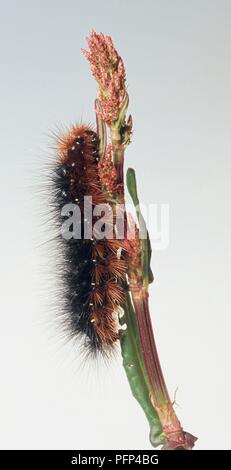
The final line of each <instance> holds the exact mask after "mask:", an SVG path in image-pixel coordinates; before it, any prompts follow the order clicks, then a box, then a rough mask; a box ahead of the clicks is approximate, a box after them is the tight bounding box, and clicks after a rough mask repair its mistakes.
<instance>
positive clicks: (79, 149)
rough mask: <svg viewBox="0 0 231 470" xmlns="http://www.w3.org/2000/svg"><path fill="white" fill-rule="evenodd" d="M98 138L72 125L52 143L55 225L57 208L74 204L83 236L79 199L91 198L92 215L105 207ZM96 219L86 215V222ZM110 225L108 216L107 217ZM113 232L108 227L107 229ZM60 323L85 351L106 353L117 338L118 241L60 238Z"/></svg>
mask: <svg viewBox="0 0 231 470" xmlns="http://www.w3.org/2000/svg"><path fill="white" fill-rule="evenodd" d="M98 146H99V142H98V137H97V134H96V132H94V130H93V129H92V128H90V127H89V126H84V125H81V126H77V125H76V126H73V127H72V128H71V129H70V131H69V132H68V133H67V135H65V136H62V137H60V138H59V141H58V162H57V163H56V165H55V168H54V170H53V176H52V180H53V202H54V206H55V208H56V213H57V217H58V221H59V222H60V221H61V219H60V212H61V209H62V207H63V206H64V205H65V204H68V203H74V204H77V205H78V207H79V208H80V210H81V233H82V235H83V234H84V220H83V217H84V215H83V207H84V196H91V197H92V214H93V211H94V208H95V206H96V205H98V204H102V203H107V201H108V196H107V193H106V192H105V191H104V190H103V185H102V183H101V180H100V176H99V171H98V161H99V157H98ZM95 220H97V217H94V216H93V215H92V222H93V224H94V221H95ZM113 225H114V218H113ZM113 230H114V228H113ZM62 243H63V246H64V266H63V270H62V271H63V272H62V276H63V281H64V287H65V289H64V295H65V299H64V300H65V322H66V326H67V327H68V330H69V332H70V334H71V336H74V337H75V336H81V337H83V338H84V346H85V347H87V348H88V350H89V351H90V352H93V353H96V352H98V351H99V352H101V353H105V354H108V353H109V352H110V351H112V350H113V348H114V346H115V343H116V341H117V339H118V338H119V335H118V309H119V306H120V305H121V304H122V303H123V299H124V294H123V288H122V284H123V283H124V282H125V278H126V272H127V263H126V259H125V251H124V244H123V240H117V239H115V238H114V237H113V238H111V239H107V238H104V239H97V237H96V236H95V235H94V234H93V233H92V236H91V237H90V238H88V239H84V238H81V239H73V238H72V239H70V240H64V239H63V240H62Z"/></svg>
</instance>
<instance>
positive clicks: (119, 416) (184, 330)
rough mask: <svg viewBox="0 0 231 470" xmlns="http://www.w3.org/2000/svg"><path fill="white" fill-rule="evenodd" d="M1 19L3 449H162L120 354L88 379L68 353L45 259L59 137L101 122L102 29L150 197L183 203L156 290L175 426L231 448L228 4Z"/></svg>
mask: <svg viewBox="0 0 231 470" xmlns="http://www.w3.org/2000/svg"><path fill="white" fill-rule="evenodd" d="M0 10H1V20H0V21H1V24H0V50H1V53H0V57H1V76H0V77H1V86H0V119H1V125H0V128H1V139H0V156H1V199H0V201H1V248H2V254H1V297H0V300H1V328H0V335H1V338H0V357H1V375H0V380H1V387H0V390H1V392H0V393H1V400H0V410H1V411H0V423H1V425H0V426H1V434H0V447H1V448H9V449H11V448H17V449H22V448H23V449H30V448H33V449H36V448H42V449H49V448H53V449H57V448H64V449H65V448H66V449H68V448H83V449H87V448H93V449H106V448H112V449H119V448H121V449H128V448H133V449H135V448H137V449H138V448H143V449H148V448H150V445H149V442H148V425H147V423H146V419H145V417H144V415H143V412H142V410H141V409H140V408H139V406H138V405H137V403H136V401H135V400H134V399H133V398H132V396H131V393H130V390H129V387H128V384H127V381H126V377H125V374H124V371H123V369H122V367H121V360H120V356H119V355H118V359H117V361H113V363H112V364H111V365H109V366H107V367H103V366H102V367H101V366H100V365H92V366H91V365H89V364H88V365H87V366H86V367H84V366H83V365H82V363H81V360H80V359H79V358H78V350H77V349H76V348H75V347H73V345H72V346H63V340H62V338H60V335H59V332H58V331H57V330H56V327H55V322H54V320H53V311H52V310H51V309H50V303H51V302H52V295H51V287H50V286H51V285H52V282H50V278H48V272H49V266H50V263H51V258H52V253H51V250H50V245H49V244H46V245H45V246H43V247H40V244H41V243H43V242H44V241H45V236H44V235H43V231H42V230H40V228H41V227H40V226H41V217H42V215H41V214H42V213H43V211H45V206H44V207H42V203H41V201H42V199H41V201H40V199H39V198H40V193H39V192H37V186H38V187H39V186H40V185H43V182H44V179H43V178H42V177H40V174H41V171H42V169H43V168H44V165H45V164H46V162H47V160H48V153H49V151H48V146H49V145H50V140H49V137H48V136H47V135H48V134H49V133H50V131H52V130H54V129H55V127H56V125H57V124H58V125H60V124H69V122H70V121H75V120H78V119H80V118H82V119H83V120H86V121H87V122H88V121H91V122H94V113H93V100H94V97H95V82H94V80H93V79H92V77H91V75H90V72H89V68H88V64H87V62H86V60H85V58H84V57H83V56H82V54H81V52H80V48H81V47H84V46H85V36H86V35H88V34H89V32H90V31H91V29H92V28H94V29H95V30H96V31H103V32H104V33H106V34H110V35H111V36H112V37H113V40H114V42H115V44H116V46H117V48H118V50H119V52H120V53H121V55H122V56H123V58H124V61H125V64H126V69H127V77H128V89H129V94H130V103H131V104H130V111H131V112H132V115H133V118H134V137H133V143H132V145H131V146H130V148H129V149H128V152H127V165H129V166H131V165H132V166H134V167H135V168H136V170H137V174H138V180H139V188H140V195H141V199H142V201H143V202H144V203H149V202H157V203H169V204H170V218H171V220H170V222H171V232H170V245H169V248H168V249H167V250H166V251H163V252H156V253H154V256H153V270H154V272H155V276H156V279H155V283H154V285H153V287H152V289H151V305H152V317H153V322H154V325H155V330H156V337H157V343H158V349H159V352H160V358H161V363H162V365H163V370H164V373H165V376H166V381H167V384H168V387H169V390H170V393H171V396H172V397H173V394H174V390H175V388H176V387H177V386H178V387H179V390H178V394H177V402H178V403H179V407H177V413H178V414H179V416H180V418H181V420H182V423H183V426H184V428H185V429H186V430H188V431H190V432H192V433H193V434H195V435H197V436H198V438H199V440H198V444H197V449H223V448H229V449H230V440H231V439H230V420H231V413H230V395H231V387H230V325H231V321H230V292H231V289H230V269H231V258H230V237H231V223H230V195H231V189H230V169H231V168H230V166H231V165H230V150H231V139H230V124H231V122H230V119H231V91H230V90H231V66H230V53H231V2H230V0H226V1H225V0H216V1H215V0H190V1H189V0H168V1H167V0H143V1H138V0H136V1H134V0H127V1H126V2H124V1H121V0H116V1H115V0H110V2H109V1H106V0H97V1H89V0H88V1H86V2H80V1H78V0H65V1H63V0H62V1H60V0H40V1H31V0H27V1H26V0H21V1H12V0H9V1H7V2H6V1H1V5H0ZM38 200H39V201H40V202H39V203H38ZM40 210H41V211H40ZM46 264H47V265H48V269H47V267H46ZM50 274H51V277H52V273H50Z"/></svg>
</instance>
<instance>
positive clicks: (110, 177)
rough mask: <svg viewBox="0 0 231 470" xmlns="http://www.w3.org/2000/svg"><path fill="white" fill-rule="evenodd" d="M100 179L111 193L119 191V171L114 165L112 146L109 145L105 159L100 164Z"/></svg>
mask: <svg viewBox="0 0 231 470" xmlns="http://www.w3.org/2000/svg"><path fill="white" fill-rule="evenodd" d="M98 172H99V177H100V180H101V182H102V185H103V186H104V188H105V189H106V191H108V192H109V193H113V192H116V191H117V171H116V168H115V166H114V165H113V163H112V146H111V144H109V145H107V148H106V151H105V154H104V156H103V158H102V159H101V160H100V161H99V163H98Z"/></svg>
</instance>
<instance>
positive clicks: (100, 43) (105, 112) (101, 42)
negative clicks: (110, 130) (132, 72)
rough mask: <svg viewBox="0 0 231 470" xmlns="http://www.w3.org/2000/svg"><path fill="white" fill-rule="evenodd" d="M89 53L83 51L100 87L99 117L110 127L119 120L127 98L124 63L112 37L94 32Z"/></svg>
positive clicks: (88, 40)
mask: <svg viewBox="0 0 231 470" xmlns="http://www.w3.org/2000/svg"><path fill="white" fill-rule="evenodd" d="M87 44H88V47H89V51H87V50H85V49H82V51H83V53H84V55H85V57H86V58H87V59H88V61H89V62H90V65H91V71H92V74H93V76H94V77H95V79H96V81H97V82H98V85H99V96H98V99H99V102H100V105H101V109H100V110H97V114H98V115H99V117H100V118H101V119H102V120H103V121H104V122H105V123H106V124H108V125H109V126H110V125H112V123H113V122H114V121H115V120H116V119H117V118H118V115H119V112H120V109H121V106H122V103H123V101H124V99H125V96H126V87H125V81H126V73H125V68H124V63H123V60H122V59H121V57H120V56H119V54H118V52H117V51H116V49H115V47H114V45H113V42H112V39H111V37H110V36H105V35H104V34H102V33H100V34H98V33H96V32H95V31H93V32H92V33H91V35H90V37H89V38H87Z"/></svg>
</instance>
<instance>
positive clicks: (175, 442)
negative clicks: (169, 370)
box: [130, 286, 196, 449]
mask: <svg viewBox="0 0 231 470" xmlns="http://www.w3.org/2000/svg"><path fill="white" fill-rule="evenodd" d="M130 289H131V293H132V300H133V304H134V308H135V312H136V320H137V326H138V331H139V337H140V343H141V349H142V354H143V359H144V364H145V367H146V370H147V374H148V378H149V382H150V385H151V390H152V396H151V401H152V404H153V406H154V408H155V410H156V412H157V413H158V416H159V419H160V422H161V425H162V427H163V431H164V433H165V435H166V443H165V446H164V448H165V449H176V448H183V449H192V447H193V446H194V442H195V440H196V438H195V437H194V436H192V435H191V434H189V433H186V432H184V431H183V428H182V426H181V424H180V421H179V420H178V418H177V416H176V413H175V411H174V408H173V403H172V402H171V400H170V397H169V394H168V390H167V387H166V384H165V380H164V376H163V372H162V369H161V365H160V361H159V357H158V352H157V348H156V343H155V338H154V334H153V329H152V323H151V317H150V311H149V303H148V291H147V288H146V287H139V286H130Z"/></svg>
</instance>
